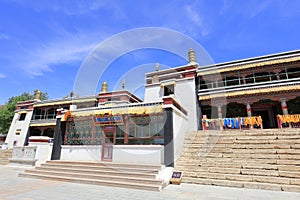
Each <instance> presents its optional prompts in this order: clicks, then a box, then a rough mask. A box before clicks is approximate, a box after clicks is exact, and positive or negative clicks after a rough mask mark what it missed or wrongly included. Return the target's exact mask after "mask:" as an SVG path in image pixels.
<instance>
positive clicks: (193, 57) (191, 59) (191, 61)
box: [188, 48, 197, 63]
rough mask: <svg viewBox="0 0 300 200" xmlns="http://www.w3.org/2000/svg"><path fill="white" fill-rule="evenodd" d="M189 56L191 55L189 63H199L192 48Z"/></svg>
mask: <svg viewBox="0 0 300 200" xmlns="http://www.w3.org/2000/svg"><path fill="white" fill-rule="evenodd" d="M188 55H189V63H196V62H197V61H196V56H195V51H194V50H193V49H192V48H190V50H189V53H188Z"/></svg>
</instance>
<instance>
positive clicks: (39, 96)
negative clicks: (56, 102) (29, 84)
mask: <svg viewBox="0 0 300 200" xmlns="http://www.w3.org/2000/svg"><path fill="white" fill-rule="evenodd" d="M34 99H35V100H41V91H39V90H36V91H35V92H34Z"/></svg>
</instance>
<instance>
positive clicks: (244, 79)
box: [243, 76, 246, 84]
mask: <svg viewBox="0 0 300 200" xmlns="http://www.w3.org/2000/svg"><path fill="white" fill-rule="evenodd" d="M243 84H246V77H245V76H243Z"/></svg>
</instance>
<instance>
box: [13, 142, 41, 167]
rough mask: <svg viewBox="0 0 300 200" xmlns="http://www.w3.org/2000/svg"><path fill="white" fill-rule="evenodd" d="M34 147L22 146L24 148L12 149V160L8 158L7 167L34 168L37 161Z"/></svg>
mask: <svg viewBox="0 0 300 200" xmlns="http://www.w3.org/2000/svg"><path fill="white" fill-rule="evenodd" d="M36 150H37V147H36V146H24V147H14V148H13V151H12V158H9V159H8V160H9V165H18V166H35V163H36V161H37V159H35V155H36Z"/></svg>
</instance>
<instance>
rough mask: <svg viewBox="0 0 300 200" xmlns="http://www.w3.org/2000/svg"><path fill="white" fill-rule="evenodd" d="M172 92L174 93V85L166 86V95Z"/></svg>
mask: <svg viewBox="0 0 300 200" xmlns="http://www.w3.org/2000/svg"><path fill="white" fill-rule="evenodd" d="M171 94H174V85H166V86H164V96H169V95H171Z"/></svg>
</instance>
